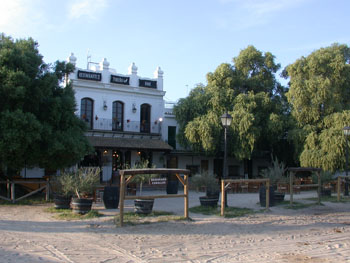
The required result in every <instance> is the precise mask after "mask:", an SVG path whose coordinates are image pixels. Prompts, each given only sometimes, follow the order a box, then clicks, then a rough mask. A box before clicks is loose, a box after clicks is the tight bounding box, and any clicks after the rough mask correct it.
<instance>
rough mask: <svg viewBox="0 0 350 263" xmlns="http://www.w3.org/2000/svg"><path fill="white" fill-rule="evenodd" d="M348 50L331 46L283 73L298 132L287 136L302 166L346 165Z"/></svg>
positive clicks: (332, 167)
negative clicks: (293, 144) (287, 80)
mask: <svg viewBox="0 0 350 263" xmlns="http://www.w3.org/2000/svg"><path fill="white" fill-rule="evenodd" d="M349 62H350V48H349V47H348V46H346V45H339V44H334V45H332V46H330V47H326V48H321V49H319V50H316V51H314V52H313V53H311V54H310V55H309V56H308V57H302V58H300V59H298V60H297V61H296V62H295V63H293V64H291V65H289V66H288V67H287V68H286V69H285V74H286V75H287V76H288V77H289V78H290V89H289V91H288V93H287V98H288V101H289V103H290V104H291V105H292V116H293V117H294V118H295V121H296V124H297V128H296V129H294V130H292V131H291V132H290V136H291V137H292V138H293V139H294V141H295V144H296V145H298V149H300V152H299V153H300V163H301V165H302V166H313V167H320V168H323V169H324V170H328V171H334V170H337V169H341V168H342V167H343V166H344V162H345V158H344V156H345V154H344V150H345V138H344V136H343V135H342V129H343V128H344V127H345V126H349V124H350V112H349V110H350V65H349Z"/></svg>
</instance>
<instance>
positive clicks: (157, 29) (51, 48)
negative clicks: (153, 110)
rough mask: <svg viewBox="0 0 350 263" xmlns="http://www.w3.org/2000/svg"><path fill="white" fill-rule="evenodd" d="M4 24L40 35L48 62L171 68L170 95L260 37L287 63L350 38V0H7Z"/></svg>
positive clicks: (1, 28) (148, 70) (146, 72)
mask: <svg viewBox="0 0 350 263" xmlns="http://www.w3.org/2000/svg"><path fill="white" fill-rule="evenodd" d="M0 9H1V12H0V32H4V33H5V34H6V35H9V36H12V37H13V38H15V39H17V38H28V37H33V38H34V39H35V40H36V41H38V43H39V45H40V46H39V51H40V53H41V54H42V55H43V56H44V60H45V62H47V63H52V62H54V61H56V60H65V59H66V58H67V57H68V56H69V54H70V53H71V52H73V53H74V54H75V56H76V57H77V59H78V60H77V66H78V67H82V68H85V67H86V63H87V53H88V52H89V53H90V55H91V60H92V61H94V62H100V61H101V60H102V59H103V58H107V60H108V61H109V62H110V67H111V68H115V69H116V70H117V72H118V73H121V74H127V68H128V67H129V65H130V64H131V63H132V62H135V64H136V66H137V67H138V74H139V75H141V76H142V77H153V72H154V70H155V69H156V67H157V66H160V67H161V68H162V69H163V71H164V85H165V86H164V88H165V91H166V96H165V99H166V100H169V101H176V100H178V99H179V98H181V97H186V96H187V94H188V92H189V91H190V90H191V89H192V88H193V87H194V86H195V85H196V84H197V83H204V84H205V83H206V74H207V73H208V72H212V71H214V70H215V68H216V67H217V66H218V65H219V64H221V63H224V62H229V63H231V61H232V58H233V57H236V56H237V55H238V54H239V52H240V50H242V49H244V48H246V47H247V46H248V45H254V46H255V47H256V48H257V49H258V50H261V51H263V52H267V51H269V52H271V53H272V54H273V55H275V56H276V61H277V62H278V63H280V64H281V66H282V68H284V67H285V66H287V65H288V64H291V63H293V62H294V61H295V60H296V59H298V58H300V57H301V56H307V55H308V54H310V53H311V52H312V51H314V50H316V49H319V48H321V47H326V46H329V45H331V44H332V43H335V42H338V43H341V44H347V45H350V21H349V20H350V19H349V17H350V1H349V0H173V1H171V0H70V1H68V0H0Z"/></svg>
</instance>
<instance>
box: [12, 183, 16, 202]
mask: <svg viewBox="0 0 350 263" xmlns="http://www.w3.org/2000/svg"><path fill="white" fill-rule="evenodd" d="M11 200H12V203H15V201H16V194H15V183H12V184H11Z"/></svg>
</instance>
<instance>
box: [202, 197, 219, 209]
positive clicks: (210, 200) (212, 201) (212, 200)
mask: <svg viewBox="0 0 350 263" xmlns="http://www.w3.org/2000/svg"><path fill="white" fill-rule="evenodd" d="M199 201H200V203H201V206H210V207H215V206H217V205H218V201H219V198H216V197H209V196H201V197H199Z"/></svg>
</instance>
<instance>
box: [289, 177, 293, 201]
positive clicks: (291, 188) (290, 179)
mask: <svg viewBox="0 0 350 263" xmlns="http://www.w3.org/2000/svg"><path fill="white" fill-rule="evenodd" d="M293 177H294V173H293V172H290V177H289V195H290V197H289V204H290V205H293V191H294V189H293V180H294V178H293Z"/></svg>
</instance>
